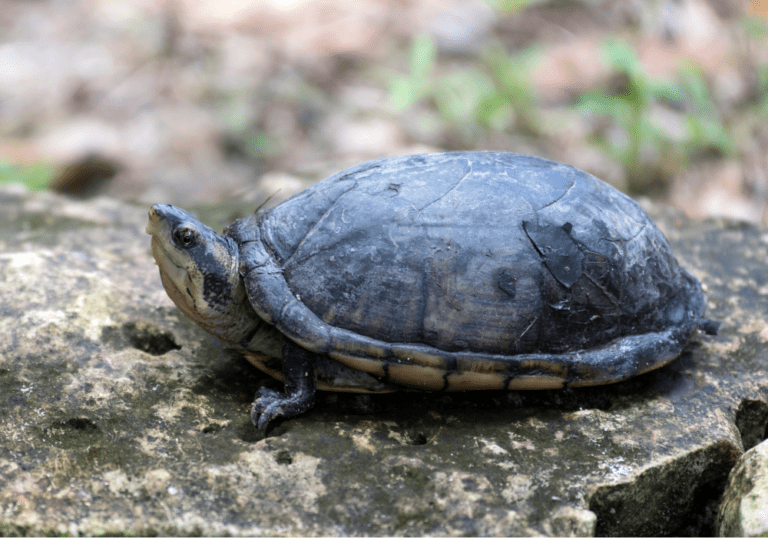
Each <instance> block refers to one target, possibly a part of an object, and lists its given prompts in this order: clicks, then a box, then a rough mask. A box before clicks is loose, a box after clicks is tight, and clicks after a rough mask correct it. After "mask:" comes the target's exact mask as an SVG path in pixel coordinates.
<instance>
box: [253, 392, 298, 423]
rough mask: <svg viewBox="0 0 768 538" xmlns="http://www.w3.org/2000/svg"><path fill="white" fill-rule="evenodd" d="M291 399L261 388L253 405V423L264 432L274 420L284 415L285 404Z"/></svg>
mask: <svg viewBox="0 0 768 538" xmlns="http://www.w3.org/2000/svg"><path fill="white" fill-rule="evenodd" d="M288 399H289V397H288V396H286V395H285V394H281V393H279V392H277V391H274V390H272V389H267V388H264V387H262V388H260V389H259V390H258V391H257V392H256V398H255V399H254V401H253V404H252V405H251V422H253V425H254V426H256V427H257V428H259V429H260V430H263V429H265V428H266V427H267V424H269V423H270V422H271V421H272V420H273V419H275V418H277V417H278V416H281V415H283V404H284V403H285V401H286V400H288Z"/></svg>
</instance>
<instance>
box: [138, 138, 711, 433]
mask: <svg viewBox="0 0 768 538" xmlns="http://www.w3.org/2000/svg"><path fill="white" fill-rule="evenodd" d="M147 233H149V234H151V235H152V252H153V255H154V257H155V259H156V260H157V264H158V266H159V267H160V276H161V278H162V282H163V285H164V286H165V289H166V291H167V293H168V295H169V296H170V297H171V299H173V301H174V303H176V305H177V306H178V307H179V308H180V309H181V311H182V312H184V313H185V314H186V315H187V316H189V317H190V318H191V319H192V320H194V321H195V322H197V323H198V324H199V325H200V326H201V327H203V328H204V329H205V330H207V331H208V332H210V333H212V334H213V335H215V336H217V337H219V338H220V339H221V340H223V342H224V343H225V344H226V345H227V346H230V347H233V348H236V349H239V350H242V351H243V352H244V353H245V355H246V356H247V357H248V359H249V360H250V361H251V362H252V363H253V364H254V365H256V366H257V367H259V368H260V369H261V370H263V371H265V372H266V373H268V374H270V375H272V376H273V377H275V378H277V379H278V380H281V381H283V383H284V386H285V393H284V394H283V393H278V392H275V391H272V390H269V389H265V388H262V389H260V390H259V391H258V392H257V394H256V401H255V402H254V404H253V409H252V412H251V418H252V420H253V422H254V424H256V425H257V426H258V427H260V428H263V427H265V426H266V425H267V423H269V422H270V421H271V420H273V419H275V418H277V417H290V416H294V415H297V414H299V413H302V412H304V411H306V410H307V409H308V408H309V407H310V406H311V405H312V402H313V399H314V394H315V390H316V389H320V390H334V391H357V392H384V391H389V390H394V389H395V388H398V387H407V388H415V389H426V390H474V389H551V388H559V387H566V386H584V385H600V384H606V383H613V382H615V381H620V380H622V379H626V378H628V377H631V376H634V375H637V374H641V373H643V372H647V371H649V370H653V369H654V368H658V367H660V366H662V365H664V364H666V363H668V362H669V361H671V360H672V359H674V358H675V357H676V356H678V355H679V354H680V352H681V351H682V350H683V348H684V346H685V345H686V343H687V342H688V340H689V339H690V338H691V336H692V335H693V333H694V332H695V331H696V330H697V329H702V330H703V331H705V332H707V333H709V334H715V333H716V332H717V328H718V323H717V322H714V321H711V320H708V319H706V318H704V309H705V302H706V297H705V295H704V293H703V292H702V289H701V285H700V283H699V281H698V280H697V279H696V278H695V277H693V276H692V275H691V274H690V273H688V271H686V270H685V269H683V268H682V267H680V265H679V264H678V262H677V259H676V258H675V256H674V255H673V254H672V251H671V249H670V247H669V244H668V243H667V241H666V239H665V238H664V236H663V235H662V233H661V231H659V229H658V228H657V227H656V225H655V224H654V223H653V222H652V221H651V219H650V218H649V217H648V215H647V214H646V213H645V211H643V209H642V208H641V207H640V206H639V205H638V204H637V203H635V202H634V201H632V200H631V199H630V198H628V197H627V196H625V195H623V194H621V193H620V192H619V191H617V190H616V189H614V188H613V187H611V186H609V185H607V184H606V183H604V182H602V181H600V180H599V179H597V178H595V177H593V176H591V175H589V174H587V173H585V172H582V171H580V170H577V169H575V168H572V167H570V166H567V165H564V164H559V163H556V162H553V161H548V160H545V159H540V158H536V157H530V156H525V155H517V154H510V153H493V152H465V153H438V154H426V155H413V156H407V157H393V158H384V159H379V160H375V161H371V162H367V163H364V164H361V165H359V166H356V167H353V168H350V169H349V170H345V171H343V172H340V173H338V174H336V175H334V176H331V177H329V178H328V179H326V180H324V181H321V182H320V183H317V184H315V185H313V186H312V187H309V188H308V189H306V190H305V191H303V192H301V193H299V194H297V195H296V196H294V197H293V198H291V199H290V200H287V201H286V202H283V203H282V204H280V205H278V206H276V207H274V208H272V209H270V210H269V211H266V212H264V213H260V214H256V215H251V216H248V217H245V218H243V219H240V220H238V221H236V222H235V223H234V224H232V225H231V226H229V227H228V228H227V229H226V230H225V231H224V234H223V235H218V234H216V233H215V232H214V231H213V230H212V229H210V228H209V227H207V226H205V225H204V224H202V223H200V222H199V221H198V220H197V219H195V218H194V217H193V216H192V215H190V214H189V213H187V212H186V211H184V210H182V209H179V208H176V207H173V206H169V205H155V206H154V207H152V209H151V210H150V212H149V224H148V226H147Z"/></svg>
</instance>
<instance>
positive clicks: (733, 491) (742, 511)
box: [717, 441, 768, 536]
mask: <svg viewBox="0 0 768 538" xmlns="http://www.w3.org/2000/svg"><path fill="white" fill-rule="evenodd" d="M767 506H768V441H763V442H762V443H760V444H759V445H757V446H756V447H754V448H752V449H750V450H749V451H747V452H746V453H745V454H744V456H743V457H742V458H741V460H739V463H738V464H737V465H736V467H734V468H733V471H731V475H730V476H729V477H728V485H727V486H726V488H725V494H724V495H723V504H722V505H721V506H720V513H719V514H718V518H717V525H718V529H717V532H718V536H765V535H766V534H768V511H766V507H767Z"/></svg>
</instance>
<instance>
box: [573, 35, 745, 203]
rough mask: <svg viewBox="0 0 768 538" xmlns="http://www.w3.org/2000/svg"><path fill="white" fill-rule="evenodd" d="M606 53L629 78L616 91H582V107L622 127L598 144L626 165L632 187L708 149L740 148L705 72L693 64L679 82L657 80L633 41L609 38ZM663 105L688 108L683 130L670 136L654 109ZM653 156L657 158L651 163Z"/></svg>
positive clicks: (645, 185)
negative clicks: (641, 62)
mask: <svg viewBox="0 0 768 538" xmlns="http://www.w3.org/2000/svg"><path fill="white" fill-rule="evenodd" d="M603 51H604V53H605V57H606V61H607V62H608V64H609V65H610V66H611V67H612V68H613V69H614V70H615V71H616V72H617V73H618V74H619V75H620V76H621V77H622V78H623V81H622V83H621V84H620V86H619V88H618V89H616V90H614V91H607V90H598V91H594V92H589V93H587V94H584V95H582V96H581V98H580V99H579V101H578V103H577V106H578V107H579V108H580V109H581V110H583V111H585V112H588V113H590V114H595V115H601V116H606V117H608V118H609V119H610V120H611V121H612V123H613V126H614V127H617V128H618V129H619V131H620V136H604V135H600V134H598V135H597V136H595V138H594V142H595V143H596V144H597V145H598V146H600V147H601V148H603V150H604V151H606V153H608V154H609V155H611V156H612V157H613V158H615V159H616V160H617V161H619V162H620V163H621V164H622V165H623V166H624V168H625V169H626V171H627V174H628V178H629V188H630V190H631V191H634V192H645V191H646V190H647V189H648V188H650V186H651V185H650V184H651V183H654V182H655V181H656V180H658V176H659V173H660V172H659V169H663V168H664V166H665V164H668V163H674V164H675V165H678V166H679V165H680V164H682V163H685V162H688V161H689V160H690V159H691V158H692V157H693V156H694V155H696V154H699V153H704V152H707V151H714V152H717V153H721V154H731V153H732V152H733V151H734V144H733V140H732V137H731V135H730V134H729V132H728V131H727V129H726V127H725V125H724V124H723V122H722V120H721V119H720V118H719V116H718V113H717V110H716V107H715V105H714V103H713V102H712V98H711V96H710V94H709V91H708V89H707V86H706V82H705V80H704V77H703V75H702V73H701V72H700V71H698V70H696V69H694V68H693V67H690V66H688V67H685V68H683V69H681V70H680V81H679V82H675V81H670V80H663V79H655V78H653V77H651V76H649V75H647V74H646V73H645V72H644V70H643V68H642V66H641V65H640V61H639V59H638V58H637V56H636V54H635V52H634V51H633V50H632V49H631V47H630V46H629V45H628V44H627V43H625V42H623V41H618V40H614V41H608V42H607V43H606V44H605V45H604V47H603ZM660 104H670V105H673V106H672V108H675V109H682V110H683V111H684V112H683V114H682V118H683V124H684V128H683V130H682V133H678V134H676V135H674V134H670V131H669V129H665V128H664V126H663V125H662V124H660V122H659V121H658V120H657V119H654V116H653V114H652V112H653V110H654V108H655V107H656V106H657V105H660ZM648 155H652V156H653V157H652V159H651V160H650V162H649V160H648V158H647V156H648ZM654 168H655V170H652V169H654ZM661 173H662V174H663V173H664V172H663V171H661ZM663 180H664V178H662V181H663Z"/></svg>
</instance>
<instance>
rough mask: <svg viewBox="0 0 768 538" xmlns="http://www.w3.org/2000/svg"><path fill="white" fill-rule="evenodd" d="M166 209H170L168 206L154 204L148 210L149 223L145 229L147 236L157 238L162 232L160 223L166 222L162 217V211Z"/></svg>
mask: <svg viewBox="0 0 768 538" xmlns="http://www.w3.org/2000/svg"><path fill="white" fill-rule="evenodd" d="M166 207H172V206H169V205H164V204H156V205H153V206H152V207H150V208H149V222H147V228H146V230H145V232H147V233H148V234H149V235H152V236H157V235H158V234H159V233H162V232H163V227H162V226H161V222H162V221H163V220H166V219H165V218H164V217H165V215H164V213H165V211H163V209H164V208H166Z"/></svg>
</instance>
